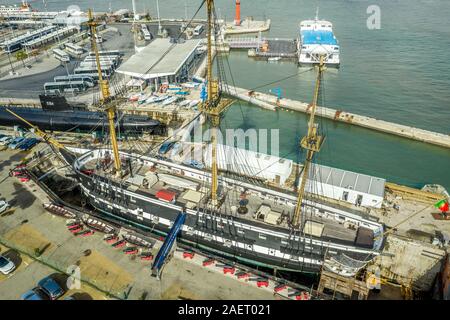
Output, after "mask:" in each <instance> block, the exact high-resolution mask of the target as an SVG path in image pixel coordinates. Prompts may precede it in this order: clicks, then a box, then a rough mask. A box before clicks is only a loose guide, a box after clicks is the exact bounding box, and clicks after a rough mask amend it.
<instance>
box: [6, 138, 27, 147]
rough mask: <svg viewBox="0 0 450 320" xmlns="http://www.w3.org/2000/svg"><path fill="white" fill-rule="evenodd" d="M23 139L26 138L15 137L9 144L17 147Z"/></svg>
mask: <svg viewBox="0 0 450 320" xmlns="http://www.w3.org/2000/svg"><path fill="white" fill-rule="evenodd" d="M23 140H25V138H24V137H18V138H15V139H14V140H13V141H11V143H10V144H9V145H8V146H9V148H10V149H16V148H17V147H18V146H19V144H21V143H22V142H23Z"/></svg>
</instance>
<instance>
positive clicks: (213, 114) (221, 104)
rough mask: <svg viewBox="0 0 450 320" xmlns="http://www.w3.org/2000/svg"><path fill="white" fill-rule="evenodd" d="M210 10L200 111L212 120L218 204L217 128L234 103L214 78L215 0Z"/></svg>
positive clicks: (214, 199) (213, 171) (213, 174)
mask: <svg viewBox="0 0 450 320" xmlns="http://www.w3.org/2000/svg"><path fill="white" fill-rule="evenodd" d="M206 3H207V10H208V28H207V35H206V36H207V40H208V58H207V59H208V60H207V73H206V81H207V88H208V97H207V100H206V101H205V102H203V103H202V104H201V105H200V111H202V112H203V113H204V114H206V115H207V116H208V117H209V119H210V121H211V149H212V150H211V158H212V164H211V202H212V204H213V206H216V205H217V203H218V202H217V190H218V166H217V130H218V128H219V125H220V115H221V114H222V112H223V111H225V109H226V108H228V107H229V106H230V105H231V104H232V102H233V101H232V100H230V99H221V96H220V88H219V81H218V80H217V79H214V78H213V48H212V41H213V37H215V32H214V30H215V28H214V19H213V10H214V0H206Z"/></svg>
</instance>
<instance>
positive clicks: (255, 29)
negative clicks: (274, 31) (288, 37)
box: [223, 19, 271, 37]
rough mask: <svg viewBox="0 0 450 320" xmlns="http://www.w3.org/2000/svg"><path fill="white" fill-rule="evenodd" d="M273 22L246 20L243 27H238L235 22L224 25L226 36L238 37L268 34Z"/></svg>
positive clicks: (242, 23) (242, 24)
mask: <svg viewBox="0 0 450 320" xmlns="http://www.w3.org/2000/svg"><path fill="white" fill-rule="evenodd" d="M270 24H271V20H270V19H268V20H266V21H256V20H251V19H245V20H243V21H242V22H241V25H239V26H236V25H235V24H234V22H225V23H224V24H223V26H224V30H223V34H224V36H225V37H226V36H230V35H237V34H250V33H259V32H266V31H269V30H270Z"/></svg>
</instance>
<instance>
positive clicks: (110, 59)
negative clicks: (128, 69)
mask: <svg viewBox="0 0 450 320" xmlns="http://www.w3.org/2000/svg"><path fill="white" fill-rule="evenodd" d="M99 60H100V63H101V62H110V63H112V64H114V66H115V67H117V66H118V65H119V59H118V58H117V56H101V57H99ZM84 62H94V63H96V62H97V59H96V58H95V57H86V58H85V59H84Z"/></svg>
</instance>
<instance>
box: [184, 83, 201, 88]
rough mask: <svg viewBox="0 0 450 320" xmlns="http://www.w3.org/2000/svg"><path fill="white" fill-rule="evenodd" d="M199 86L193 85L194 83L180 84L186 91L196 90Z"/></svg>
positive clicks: (197, 84)
mask: <svg viewBox="0 0 450 320" xmlns="http://www.w3.org/2000/svg"><path fill="white" fill-rule="evenodd" d="M199 85H200V83H195V82H186V83H182V84H181V86H182V87H183V88H188V89H194V88H197V87H198V86H199Z"/></svg>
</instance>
